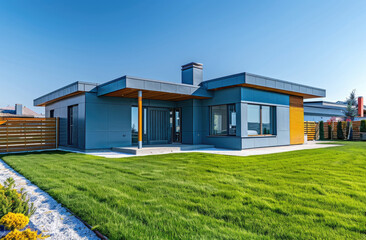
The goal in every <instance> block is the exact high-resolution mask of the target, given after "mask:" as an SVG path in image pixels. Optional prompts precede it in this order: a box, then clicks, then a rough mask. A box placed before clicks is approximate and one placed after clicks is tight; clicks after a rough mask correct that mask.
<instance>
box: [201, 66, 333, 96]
mask: <svg viewBox="0 0 366 240" xmlns="http://www.w3.org/2000/svg"><path fill="white" fill-rule="evenodd" d="M203 84H204V86H205V87H206V88H207V90H219V89H222V88H229V87H237V86H242V87H250V88H256V89H261V90H266V91H272V92H279V93H285V94H289V95H294V96H301V97H304V98H321V97H325V95H326V91H325V90H324V89H320V88H315V87H310V86H306V85H302V84H297V83H292V82H287V81H283V80H279V79H274V78H268V77H263V76H259V75H255V74H251V73H245V72H244V73H239V74H235V75H230V76H226V77H222V78H216V79H212V80H208V81H204V82H203Z"/></svg>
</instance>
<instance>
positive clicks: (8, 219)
mask: <svg viewBox="0 0 366 240" xmlns="http://www.w3.org/2000/svg"><path fill="white" fill-rule="evenodd" d="M28 223H29V218H28V217H27V216H24V214H22V213H12V212H10V213H7V214H6V215H5V216H3V217H2V218H1V219H0V225H4V226H5V228H6V229H8V230H14V229H23V228H25V226H27V225H28Z"/></svg>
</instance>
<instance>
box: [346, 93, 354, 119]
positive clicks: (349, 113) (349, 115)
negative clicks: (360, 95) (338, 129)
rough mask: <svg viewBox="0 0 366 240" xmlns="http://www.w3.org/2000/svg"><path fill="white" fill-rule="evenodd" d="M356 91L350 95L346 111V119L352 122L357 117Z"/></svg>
mask: <svg viewBox="0 0 366 240" xmlns="http://www.w3.org/2000/svg"><path fill="white" fill-rule="evenodd" d="M356 98H357V97H356V90H355V89H354V90H352V92H351V93H350V95H349V98H347V101H346V102H347V108H346V110H344V115H345V118H346V119H347V118H349V119H351V120H352V121H353V120H354V119H355V117H356V116H357V99H356Z"/></svg>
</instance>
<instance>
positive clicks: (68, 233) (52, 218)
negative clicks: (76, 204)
mask: <svg viewBox="0 0 366 240" xmlns="http://www.w3.org/2000/svg"><path fill="white" fill-rule="evenodd" d="M9 177H12V178H13V179H14V180H15V184H16V189H18V190H20V189H21V188H24V190H25V191H26V192H27V195H28V197H29V199H30V201H29V202H30V203H33V204H34V206H35V207H36V208H37V209H36V212H35V213H34V214H33V215H32V216H31V217H30V219H29V220H30V221H29V227H30V228H31V229H35V230H39V231H41V232H42V233H44V234H45V235H50V237H49V238H47V239H50V240H52V239H57V240H58V239H73V240H79V239H83V240H86V239H92V240H94V239H95V240H99V239H100V238H98V237H97V235H96V234H95V233H94V232H93V231H92V230H90V229H89V228H88V227H87V226H86V225H85V224H84V223H83V222H82V221H80V220H79V219H78V218H76V217H75V216H73V215H72V214H71V213H70V212H69V211H68V210H67V209H66V208H64V207H62V206H61V204H59V203H58V202H56V200H54V199H53V198H52V197H51V196H50V195H48V194H47V193H46V192H44V191H42V190H41V189H40V188H39V187H37V186H36V185H34V184H32V183H31V182H30V181H29V180H27V179H26V178H25V177H23V176H22V175H20V174H19V173H17V172H16V171H14V169H12V168H11V167H10V166H9V165H7V164H6V163H5V162H4V161H3V160H2V159H0V183H1V184H2V183H4V182H5V180H6V179H7V178H9Z"/></svg>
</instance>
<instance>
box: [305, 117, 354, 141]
mask: <svg viewBox="0 0 366 240" xmlns="http://www.w3.org/2000/svg"><path fill="white" fill-rule="evenodd" d="M306 123H307V122H305V125H306ZM308 123H311V122H308ZM337 125H338V122H331V123H328V122H324V124H323V126H324V127H323V129H324V139H325V140H328V139H329V140H337ZM360 127H361V121H353V122H352V140H354V141H359V140H361V138H360ZM314 129H315V138H314V139H315V140H319V123H315V128H314ZM342 131H343V136H344V137H345V138H346V137H347V136H348V134H349V133H347V122H345V121H342ZM305 133H306V130H305ZM308 140H309V135H308ZM309 141H310V140H309Z"/></svg>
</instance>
